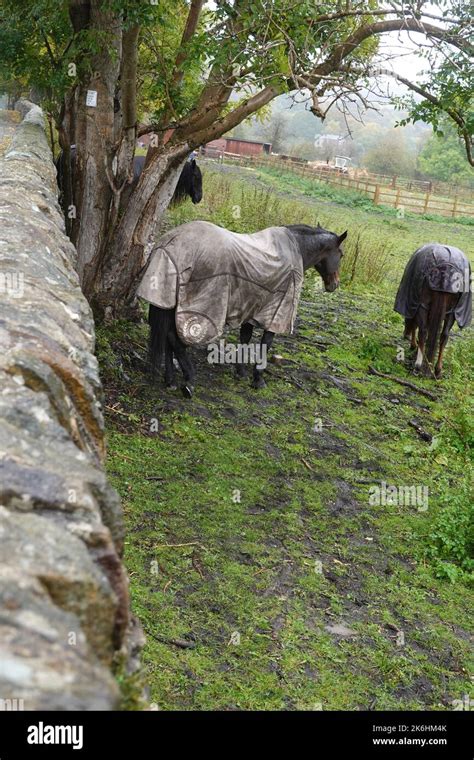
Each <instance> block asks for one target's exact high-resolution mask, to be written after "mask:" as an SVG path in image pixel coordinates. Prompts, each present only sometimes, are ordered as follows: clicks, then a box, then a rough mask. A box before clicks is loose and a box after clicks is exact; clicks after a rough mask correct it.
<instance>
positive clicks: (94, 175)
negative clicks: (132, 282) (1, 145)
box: [71, 0, 122, 300]
mask: <svg viewBox="0 0 474 760" xmlns="http://www.w3.org/2000/svg"><path fill="white" fill-rule="evenodd" d="M103 8H104V3H103V2H101V0H91V3H90V17H89V19H88V23H89V24H90V26H91V27H93V28H94V30H96V31H97V32H100V33H101V34H102V35H103V39H104V44H103V47H102V48H101V50H100V51H99V52H98V53H97V54H96V55H94V56H92V58H91V69H92V72H93V73H92V75H91V76H90V77H89V78H88V80H86V81H84V82H81V84H80V85H79V87H78V94H77V114H76V161H75V170H74V197H75V204H76V215H77V216H76V219H75V220H74V221H73V225H72V236H71V237H72V241H73V243H74V244H75V245H76V248H77V251H78V272H79V277H80V279H81V284H82V288H83V290H84V293H85V295H86V297H87V298H88V299H89V300H90V298H91V294H92V293H93V292H94V287H95V282H96V279H97V275H98V263H99V259H98V256H97V254H98V252H99V251H100V250H101V249H102V247H103V244H104V240H105V238H106V236H107V232H108V228H109V212H110V205H111V200H112V183H111V180H112V179H113V178H112V158H113V144H114V95H115V92H116V87H117V81H118V76H119V69H120V48H121V34H122V33H121V26H120V19H119V18H118V17H117V16H115V15H114V13H113V12H111V11H108V10H103ZM88 92H93V93H96V98H97V101H96V105H87V102H86V98H87V93H88Z"/></svg>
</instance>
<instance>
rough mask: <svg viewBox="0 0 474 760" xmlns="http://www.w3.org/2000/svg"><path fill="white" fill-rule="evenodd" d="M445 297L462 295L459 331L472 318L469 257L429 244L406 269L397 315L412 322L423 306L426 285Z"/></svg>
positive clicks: (458, 306)
mask: <svg viewBox="0 0 474 760" xmlns="http://www.w3.org/2000/svg"><path fill="white" fill-rule="evenodd" d="M425 283H426V284H427V285H428V287H429V288H430V289H431V290H439V291H442V292H443V293H459V298H458V301H457V304H456V306H455V308H454V316H455V318H456V322H457V323H458V325H459V327H461V328H462V327H467V326H468V325H469V324H470V322H471V318H472V291H471V265H470V263H469V261H468V259H467V257H466V256H465V254H464V253H463V252H462V251H460V250H459V248H454V247H453V246H448V245H441V244H440V243H427V244H426V245H424V246H422V247H421V248H418V250H417V251H415V253H414V254H413V256H412V257H411V259H410V261H409V262H408V264H407V265H406V268H405V271H404V273H403V277H402V281H401V283H400V287H399V288H398V293H397V296H396V298H395V306H394V309H395V311H398V313H399V314H402V315H403V316H404V317H405V318H406V319H412V318H413V317H414V316H415V314H416V312H417V310H418V308H419V306H420V304H421V294H422V289H423V285H424V284H425Z"/></svg>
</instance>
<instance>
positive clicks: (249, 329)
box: [235, 322, 253, 379]
mask: <svg viewBox="0 0 474 760" xmlns="http://www.w3.org/2000/svg"><path fill="white" fill-rule="evenodd" d="M252 333H253V325H251V324H250V322H244V324H243V325H241V327H240V336H239V342H240V344H241V345H244V344H245V343H249V342H250V340H251V338H252ZM246 375H247V366H246V364H244V363H243V362H238V363H237V364H236V367H235V376H236V377H238V378H239V379H240V378H242V377H245V376H246Z"/></svg>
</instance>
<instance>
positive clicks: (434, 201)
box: [219, 153, 474, 218]
mask: <svg viewBox="0 0 474 760" xmlns="http://www.w3.org/2000/svg"><path fill="white" fill-rule="evenodd" d="M219 158H220V159H221V160H226V161H232V162H237V163H239V164H241V165H244V166H253V167H262V168H272V169H276V170H277V171H278V172H280V173H281V174H284V173H286V172H291V173H292V174H296V175H298V176H299V177H304V178H306V179H314V180H316V181H317V182H324V183H326V184H328V185H332V186H334V187H341V188H345V189H347V190H353V191H355V192H358V193H363V194H364V195H366V196H367V197H368V198H369V199H370V200H371V201H372V203H374V204H375V205H377V206H378V205H384V206H390V207H391V208H396V209H398V211H399V212H400V216H403V213H404V212H405V211H411V212H413V213H418V214H437V215H439V216H447V217H452V218H455V217H474V203H470V202H468V201H466V199H465V198H464V197H462V196H461V194H455V195H454V196H452V197H447V196H443V195H437V194H436V191H435V190H434V189H432V190H431V191H430V190H429V189H427V190H426V191H425V192H422V191H421V192H420V186H419V181H416V180H407V179H406V178H401V177H398V178H395V179H396V180H398V182H397V181H395V182H394V181H393V178H392V177H384V176H383V175H362V174H360V175H359V176H353V177H351V176H349V175H348V174H342V173H337V172H335V171H334V170H332V171H331V170H329V171H328V170H327V169H326V168H325V167H320V168H315V167H311V166H309V164H308V163H307V162H303V161H301V162H299V161H295V160H291V161H288V160H282V159H280V158H276V157H275V158H273V157H269V158H261V157H257V156H239V155H237V154H233V153H224V154H221V155H220V156H219ZM383 180H390V182H389V183H387V182H386V181H383ZM409 182H411V185H409V184H408V183H409ZM415 183H416V184H415ZM408 188H410V189H408ZM413 188H416V189H413Z"/></svg>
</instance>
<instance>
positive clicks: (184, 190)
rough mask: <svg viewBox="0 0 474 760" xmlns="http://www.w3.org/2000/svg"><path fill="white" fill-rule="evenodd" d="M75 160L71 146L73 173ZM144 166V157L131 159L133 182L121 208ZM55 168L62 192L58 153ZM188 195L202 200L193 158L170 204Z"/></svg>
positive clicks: (188, 163) (198, 201)
mask: <svg viewBox="0 0 474 760" xmlns="http://www.w3.org/2000/svg"><path fill="white" fill-rule="evenodd" d="M75 158H76V146H75V145H72V146H71V164H72V168H73V171H74V161H75ZM144 165H145V156H135V158H134V159H133V180H132V182H131V183H130V184H129V185H127V186H126V187H125V189H124V190H123V192H122V197H121V205H122V208H123V206H124V205H126V202H127V201H128V199H129V197H130V195H131V193H132V192H133V190H134V189H135V187H136V185H137V182H138V178H139V176H140V174H141V173H142V171H143V167H144ZM55 166H56V170H57V178H58V187H59V189H60V190H62V179H63V154H62V153H60V154H59V156H58V157H57V159H56V161H55ZM187 195H189V197H190V198H191V200H192V202H193V203H200V202H201V200H202V174H201V170H200V168H199V166H198V165H197V163H196V161H195V159H194V158H193V159H192V160H191V161H186V163H185V165H184V167H183V169H182V171H181V174H180V177H179V180H178V184H177V185H176V188H175V191H174V193H173V197H172V198H171V201H170V203H171V204H173V205H174V204H175V203H180V202H181V201H182V200H184V199H185V198H186V196H187Z"/></svg>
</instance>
